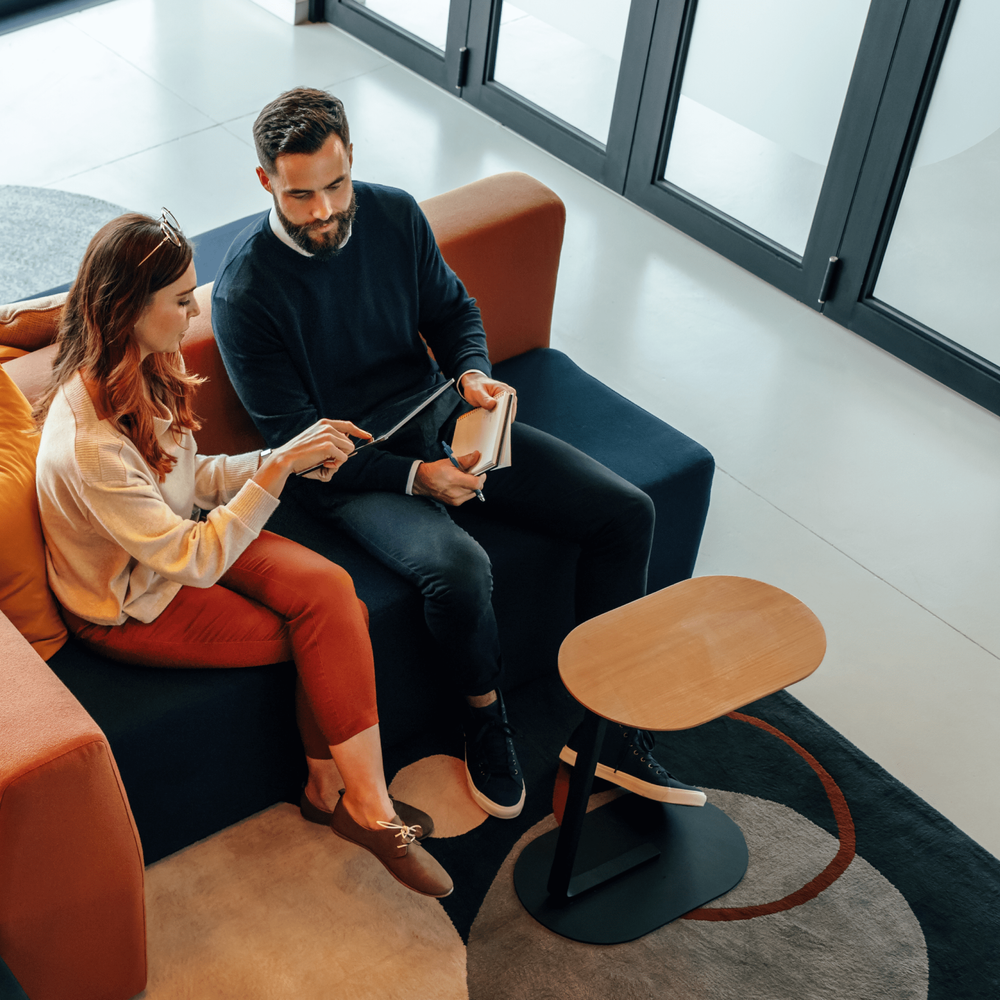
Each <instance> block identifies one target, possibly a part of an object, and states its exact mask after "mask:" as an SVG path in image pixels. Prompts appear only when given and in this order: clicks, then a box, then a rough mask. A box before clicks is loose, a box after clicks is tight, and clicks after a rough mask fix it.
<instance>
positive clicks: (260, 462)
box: [257, 448, 274, 469]
mask: <svg viewBox="0 0 1000 1000" xmlns="http://www.w3.org/2000/svg"><path fill="white" fill-rule="evenodd" d="M272 451H274V449H273V448H265V449H264V450H263V451H262V452H261V453H260V457H259V458H258V459H257V468H258V469H259V468H260V467H261V466H262V465H263V464H264V459H265V458H267V456H268V455H270V454H271V452H272Z"/></svg>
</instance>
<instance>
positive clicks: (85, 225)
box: [0, 184, 126, 303]
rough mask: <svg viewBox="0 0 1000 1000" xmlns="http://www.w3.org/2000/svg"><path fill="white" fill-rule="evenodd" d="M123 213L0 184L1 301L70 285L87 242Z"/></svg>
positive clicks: (82, 198) (105, 204)
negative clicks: (69, 282) (102, 227)
mask: <svg viewBox="0 0 1000 1000" xmlns="http://www.w3.org/2000/svg"><path fill="white" fill-rule="evenodd" d="M125 211H126V209H124V208H122V207H121V205H112V204H111V202H109V201H100V200H99V199H97V198H88V197H87V196H86V195H82V194H71V193H70V192H68V191H54V190H52V189H51V188H37V187H20V186H18V185H14V184H6V185H0V303H4V302H16V301H17V300H18V299H24V298H29V297H30V296H32V295H35V294H37V293H38V292H44V291H47V290H48V289H50V288H55V287H56V286H57V285H62V284H64V283H65V282H67V281H72V280H73V278H74V277H76V269H77V267H78V266H79V264H80V260H81V259H82V258H83V252H84V250H86V249H87V244H88V243H89V242H90V238H91V237H92V236H93V235H94V233H96V232H97V230H98V229H100V228H101V226H103V225H104V223H105V222H108V221H109V220H111V219H113V218H115V216H117V215H121V214H122V213H123V212H125Z"/></svg>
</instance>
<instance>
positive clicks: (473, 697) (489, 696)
mask: <svg viewBox="0 0 1000 1000" xmlns="http://www.w3.org/2000/svg"><path fill="white" fill-rule="evenodd" d="M465 700H466V702H467V704H468V706H469V708H487V707H488V706H490V705H493V704H495V702H496V700H497V691H496V690H495V689H494V690H493V691H488V692H487V693H486V694H467V695H466V696H465Z"/></svg>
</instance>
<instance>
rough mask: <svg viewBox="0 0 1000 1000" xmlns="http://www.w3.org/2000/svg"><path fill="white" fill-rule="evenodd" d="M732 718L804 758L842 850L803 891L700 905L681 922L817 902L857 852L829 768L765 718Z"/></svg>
mask: <svg viewBox="0 0 1000 1000" xmlns="http://www.w3.org/2000/svg"><path fill="white" fill-rule="evenodd" d="M729 718H730V719H736V720H737V721H738V722H748V723H749V724H750V725H751V726H757V727H758V728H759V729H763V730H764V732H766V733H770V734H771V735H772V736H777V737H778V739H779V740H783V741H784V742H785V743H787V744H788V745H789V746H790V747H791V748H792V749H793V750H794V751H795V752H796V753H797V754H798V755H799V756H800V757H802V759H803V760H804V761H805V762H806V763H807V764H808V765H809V766H810V767H811V768H812V769H813V770H814V771H815V772H816V774H817V776H818V777H819V780H820V781H821V782H823V788H824V789H825V790H826V796H827V798H828V799H829V800H830V808H831V809H832V810H833V818H834V819H835V820H836V823H837V838H838V840H839V841H840V847H839V849H838V850H837V853H836V854H835V855H834V857H833V860H832V861H831V862H830V863H829V864H828V865H827V866H826V868H824V869H823V871H821V872H820V873H819V874H818V875H817V876H816V877H815V878H814V879H812V880H811V881H810V882H807V883H806V884H805V885H804V886H802V888H801V889H797V890H796V891H795V892H793V893H790V894H789V895H787V896H785V897H783V898H782V899H776V900H774V902H772V903H760V904H758V905H756V906H730V907H718V908H712V907H706V906H701V907H699V908H698V909H696V910H691V912H690V913H685V914H684V915H683V916H682V917H680V919H681V920H751V919H753V918H754V917H764V916H767V915H768V914H771V913H781V912H782V911H783V910H790V909H792V908H793V907H796V906H801V905H802V904H803V903H808V902H809V900H810V899H815V898H816V897H817V896H818V895H819V894H820V893H821V892H822V891H823V890H824V889H827V888H829V887H830V886H831V885H833V883H834V882H836V881H837V879H838V878H840V876H841V875H843V874H844V872H845V871H847V868H848V866H849V865H850V863H851V862H852V861H853V860H854V854H855V849H856V837H855V832H854V819H853V817H852V816H851V810H850V809H849V808H848V806H847V799H846V798H845V797H844V793H843V792H842V791H841V790H840V787H839V785H838V784H837V783H836V782H835V781H834V780H833V778H831V777H830V775H829V774H828V773H827V771H826V769H825V768H824V767H823V765H822V764H820V762H819V761H818V760H816V758H815V757H814V756H813V755H812V754H811V753H809V751H808V750H806V749H805V748H804V747H801V746H799V744H798V743H796V742H795V740H793V739H792V738H791V737H790V736H786V735H785V734H784V733H783V732H781V731H780V730H779V729H775V728H774V726H772V725H771V724H770V723H767V722H764V720H763V719H756V718H754V717H753V716H752V715H744V714H743V713H742V712H730V713H729Z"/></svg>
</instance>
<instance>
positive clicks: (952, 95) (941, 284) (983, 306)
mask: <svg viewBox="0 0 1000 1000" xmlns="http://www.w3.org/2000/svg"><path fill="white" fill-rule="evenodd" d="M998 38H1000V4H998V3H997V2H996V0H962V3H961V5H960V6H959V8H958V14H957V15H956V18H955V24H954V27H953V28H952V32H951V37H950V38H949V40H948V48H947V49H946V50H945V54H944V61H943V63H942V64H941V72H940V74H939V76H938V79H937V83H936V85H935V87H934V93H933V95H932V96H931V103H930V107H929V108H928V109H927V118H926V120H925V121H924V127H923V129H922V131H921V133H920V141H919V142H918V144H917V149H916V152H915V155H914V160H913V165H912V166H911V168H910V174H909V177H908V178H907V181H906V189H905V190H904V192H903V199H902V201H901V203H900V206H899V211H898V212H897V214H896V221H895V223H894V224H893V227H892V235H891V237H890V238H889V245H888V247H887V248H886V253H885V258H884V260H883V261H882V268H881V270H880V271H879V276H878V282H877V284H876V285H875V296H876V298H878V299H881V301H883V302H886V303H888V304H889V305H891V306H895V308H897V309H899V310H901V311H902V312H905V313H907V314H908V315H910V316H912V317H913V318H914V319H917V320H919V321H920V322H921V323H924V324H925V325H927V326H929V327H932V328H933V329H935V330H937V331H938V332H939V333H943V334H944V335H945V336H946V337H950V338H951V339H952V340H954V341H957V342H958V343H960V344H963V345H964V346H965V347H968V348H970V349H971V350H973V351H975V352H976V353H977V354H980V355H982V356H983V357H984V358H988V359H989V360H990V361H992V362H994V363H996V364H1000V318H998V315H1000V314H998V313H997V308H996V294H995V292H996V287H997V281H998V277H997V276H998V275H1000V243H998V241H997V236H996V234H997V231H998V230H1000V59H998V58H997V39H998Z"/></svg>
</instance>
